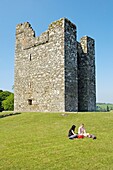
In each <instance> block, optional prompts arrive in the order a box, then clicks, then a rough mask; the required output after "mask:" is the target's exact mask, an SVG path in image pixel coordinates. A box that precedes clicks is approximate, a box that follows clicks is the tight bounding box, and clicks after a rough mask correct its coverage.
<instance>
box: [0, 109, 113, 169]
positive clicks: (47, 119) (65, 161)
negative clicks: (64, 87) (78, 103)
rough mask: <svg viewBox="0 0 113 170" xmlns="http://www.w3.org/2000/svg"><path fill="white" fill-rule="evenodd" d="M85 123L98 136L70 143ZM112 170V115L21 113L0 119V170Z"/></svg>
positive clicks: (98, 113) (88, 130)
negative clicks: (71, 135)
mask: <svg viewBox="0 0 113 170" xmlns="http://www.w3.org/2000/svg"><path fill="white" fill-rule="evenodd" d="M81 123H84V124H85V127H86V130H87V132H90V133H93V134H95V135H96V136H97V139H96V140H93V139H90V138H84V139H75V140H69V139H68V138H67V133H68V130H69V128H70V127H71V125H73V124H75V125H76V126H77V128H78V126H79V125H80V124H81ZM73 169H75V170H112V169H113V113H112V112H104V113H101V112H96V113H94V112H93V113H67V114H64V115H62V113H22V114H18V115H13V116H8V117H4V118H0V170H73Z"/></svg>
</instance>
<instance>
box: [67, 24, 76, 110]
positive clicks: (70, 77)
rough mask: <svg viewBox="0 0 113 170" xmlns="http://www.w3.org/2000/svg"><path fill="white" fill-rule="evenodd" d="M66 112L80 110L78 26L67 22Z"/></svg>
mask: <svg viewBox="0 0 113 170" xmlns="http://www.w3.org/2000/svg"><path fill="white" fill-rule="evenodd" d="M64 27H65V40H64V41H65V42H64V56H65V111H77V110H78V77H77V41H76V26H75V25H74V24H72V23H71V22H69V21H68V22H65V25H64Z"/></svg>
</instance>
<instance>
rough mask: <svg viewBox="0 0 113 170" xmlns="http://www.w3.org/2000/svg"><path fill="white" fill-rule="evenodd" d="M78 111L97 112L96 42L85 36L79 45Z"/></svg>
mask: <svg viewBox="0 0 113 170" xmlns="http://www.w3.org/2000/svg"><path fill="white" fill-rule="evenodd" d="M78 96H79V97H78V110H79V111H95V109H96V82H95V42H94V40H93V39H92V38H90V37H88V36H85V37H82V38H81V42H80V43H78Z"/></svg>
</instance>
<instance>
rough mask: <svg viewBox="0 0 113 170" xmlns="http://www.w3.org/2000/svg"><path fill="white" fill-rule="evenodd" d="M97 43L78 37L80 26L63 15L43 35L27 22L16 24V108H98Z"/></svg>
mask: <svg viewBox="0 0 113 170" xmlns="http://www.w3.org/2000/svg"><path fill="white" fill-rule="evenodd" d="M95 86H96V83H95V42H94V40H93V39H92V38H90V37H87V36H85V37H82V38H81V41H80V42H77V40H76V26H75V25H74V24H73V23H71V22H70V21H69V20H68V19H66V18H62V19H60V20H58V21H55V22H53V23H51V24H50V25H49V28H48V30H47V31H46V32H44V33H42V34H41V35H40V36H39V37H36V36H35V32H34V30H33V29H32V27H31V25H30V24H29V23H28V22H26V23H23V24H18V25H17V27H16V49H15V84H14V87H15V92H14V94H15V95H14V96H15V97H14V110H15V111H20V112H25V111H28V112H65V111H68V112H75V111H95V108H96V90H95V89H96V88H95Z"/></svg>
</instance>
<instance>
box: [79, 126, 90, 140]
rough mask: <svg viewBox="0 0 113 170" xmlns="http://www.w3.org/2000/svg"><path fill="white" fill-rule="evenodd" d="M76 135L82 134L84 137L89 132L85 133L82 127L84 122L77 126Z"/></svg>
mask: <svg viewBox="0 0 113 170" xmlns="http://www.w3.org/2000/svg"><path fill="white" fill-rule="evenodd" d="M78 135H83V136H85V137H86V136H88V135H89V133H86V130H85V128H84V124H83V123H82V124H81V125H80V127H79V128H78Z"/></svg>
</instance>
